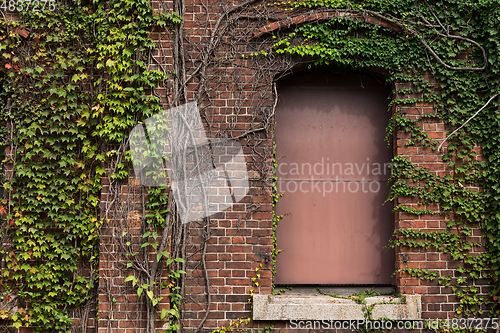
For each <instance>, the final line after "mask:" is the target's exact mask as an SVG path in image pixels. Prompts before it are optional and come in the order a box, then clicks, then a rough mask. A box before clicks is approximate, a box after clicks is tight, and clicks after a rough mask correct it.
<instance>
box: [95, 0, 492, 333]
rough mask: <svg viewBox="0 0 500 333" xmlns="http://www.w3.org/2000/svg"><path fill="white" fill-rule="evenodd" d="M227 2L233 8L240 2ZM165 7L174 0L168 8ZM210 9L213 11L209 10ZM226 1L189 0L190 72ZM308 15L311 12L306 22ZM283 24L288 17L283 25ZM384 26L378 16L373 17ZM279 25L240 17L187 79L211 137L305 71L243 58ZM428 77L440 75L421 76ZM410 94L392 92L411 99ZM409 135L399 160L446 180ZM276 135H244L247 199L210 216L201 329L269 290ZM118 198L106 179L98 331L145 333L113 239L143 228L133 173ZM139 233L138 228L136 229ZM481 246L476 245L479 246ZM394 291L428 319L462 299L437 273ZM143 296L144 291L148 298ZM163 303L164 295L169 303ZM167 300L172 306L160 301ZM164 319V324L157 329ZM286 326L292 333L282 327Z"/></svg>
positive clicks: (198, 288) (192, 320)
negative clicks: (282, 81)
mask: <svg viewBox="0 0 500 333" xmlns="http://www.w3.org/2000/svg"><path fill="white" fill-rule="evenodd" d="M234 5H235V4H233V3H232V2H228V6H229V8H230V7H231V6H234ZM169 6H170V7H169V8H172V7H171V4H169ZM207 11H208V12H207ZM221 12H222V7H221V5H220V4H219V3H209V4H208V5H201V3H199V2H198V0H192V1H186V15H185V21H184V30H183V31H184V34H185V44H184V46H185V49H186V50H185V54H186V59H188V60H187V62H186V71H187V74H188V76H189V75H190V73H192V72H193V71H194V69H195V68H196V67H197V66H198V65H199V64H200V62H199V60H200V59H203V56H204V53H203V52H204V49H205V47H206V46H207V44H208V41H209V37H210V35H211V33H212V28H213V26H215V23H216V22H217V19H218V17H219V15H220V14H221ZM303 19H304V20H305V18H303ZM285 23H286V22H285ZM374 23H380V22H374ZM279 27H280V25H279V24H277V23H276V24H274V26H271V27H269V26H267V25H266V24H265V22H259V21H256V20H241V21H238V22H236V23H234V24H233V25H231V26H230V27H229V28H228V30H226V31H225V32H224V34H223V36H222V37H221V43H220V44H219V46H218V47H216V48H215V49H214V52H213V54H212V55H211V57H210V59H212V63H211V65H210V66H209V67H207V71H206V73H205V79H206V82H207V83H206V85H205V86H203V85H200V78H199V77H195V78H194V79H193V80H191V81H190V82H189V84H188V85H187V96H186V97H187V102H191V101H194V100H195V99H196V98H197V96H200V98H199V99H198V102H199V106H200V109H201V110H202V115H203V119H204V121H206V124H205V125H206V129H207V133H208V135H209V136H211V137H217V136H221V135H223V136H224V135H225V136H230V137H236V136H239V135H242V134H243V133H245V131H247V130H249V129H252V128H258V127H259V126H261V125H262V124H263V122H265V121H267V120H271V121H272V118H270V119H267V118H266V117H268V116H269V115H270V110H272V107H273V104H274V99H273V82H274V81H275V80H276V79H277V78H279V77H280V76H281V75H282V74H283V73H285V72H286V71H287V70H289V69H290V68H299V67H301V66H302V67H301V68H303V65H302V64H301V63H299V62H298V61H295V60H292V59H288V58H283V59H278V58H275V57H269V58H266V59H261V58H252V57H250V58H248V59H247V58H245V57H241V54H244V55H248V54H249V53H251V52H254V51H256V50H259V40H250V39H248V42H247V43H242V42H238V39H239V40H240V41H241V40H244V39H242V38H241V36H248V37H250V36H251V35H252V34H253V35H258V34H259V32H262V31H268V30H270V29H276V28H279ZM172 36H173V35H172V34H171V33H163V32H161V31H159V32H155V33H154V34H152V37H153V38H155V39H158V40H157V42H158V43H159V45H160V46H161V49H160V51H159V52H158V53H157V59H158V61H159V62H160V63H161V64H162V65H163V66H164V67H165V69H167V70H171V69H172V68H173V67H172V61H173V58H172V56H173V55H172V52H171V46H172ZM425 75H426V78H427V79H428V80H430V81H431V82H435V80H434V79H433V78H432V77H431V76H430V74H425ZM403 87H405V85H404V84H401V83H396V85H395V87H394V88H403ZM159 92H160V93H161V94H162V95H163V96H165V107H168V105H167V101H166V100H167V99H168V98H170V97H171V95H169V94H170V93H171V91H170V90H169V89H168V87H167V88H164V89H161V90H160V91H159ZM410 97H413V96H405V95H402V96H396V97H395V98H401V99H407V98H410ZM394 112H401V113H404V114H406V115H409V116H410V117H417V116H419V115H423V114H428V113H433V112H434V109H433V106H432V105H431V104H425V103H416V104H413V105H412V104H409V105H404V106H401V107H399V109H398V110H397V111H396V110H394ZM418 125H419V126H421V128H422V130H423V131H424V132H426V133H427V134H428V135H429V136H430V137H431V138H434V139H437V140H442V139H444V137H445V136H446V135H447V131H446V128H445V125H444V123H443V122H442V121H441V120H435V119H428V120H425V121H421V122H419V123H418ZM409 140H410V136H409V134H405V133H403V132H398V133H397V134H396V135H395V137H394V142H395V146H394V149H395V151H394V154H395V156H405V157H407V158H408V159H409V160H410V161H412V162H413V163H414V164H415V165H417V166H422V167H426V168H428V169H429V170H431V171H432V172H436V173H437V174H439V175H441V176H443V175H445V174H447V173H449V172H451V170H450V168H449V167H448V166H447V164H446V163H443V162H442V161H441V157H440V155H441V153H439V152H437V151H433V150H432V149H431V148H424V147H421V146H418V145H417V146H412V147H406V146H405V143H406V142H408V141H409ZM272 142H273V132H272V131H260V132H257V133H255V134H251V135H249V136H247V137H245V138H243V139H241V140H240V143H242V144H243V145H245V147H246V148H245V153H246V154H248V170H249V175H250V186H251V189H250V192H249V195H248V196H247V197H246V198H245V199H244V200H243V201H241V202H240V203H238V204H236V205H234V206H233V207H232V208H230V209H228V210H226V211H224V212H222V213H219V214H217V215H215V216H212V217H211V219H210V229H211V234H210V238H209V241H208V247H207V251H206V266H207V271H208V276H209V282H210V292H211V308H210V314H209V316H208V320H207V321H206V322H205V325H204V328H206V329H207V330H213V329H216V328H220V327H222V326H225V325H227V324H228V323H229V321H231V320H234V319H238V318H247V317H251V303H249V302H248V299H249V298H250V294H251V290H252V289H254V292H255V293H258V294H270V293H271V292H272V290H271V286H272V274H271V269H272V262H271V258H272V205H271V186H270V184H271V176H272V167H273V166H272V161H271V159H270V158H271V156H272V155H271V152H272ZM119 193H120V195H119V198H118V200H115V201H113V198H110V196H109V195H110V192H109V185H108V184H106V185H105V188H104V190H103V193H102V198H101V199H102V209H103V211H105V210H106V207H107V204H110V203H111V202H113V204H112V205H110V206H109V207H107V208H109V209H110V210H109V212H108V213H109V218H110V219H109V221H108V222H107V223H106V224H105V225H103V227H102V234H101V240H100V252H101V257H100V286H99V332H108V331H110V332H140V331H143V330H144V325H145V312H144V311H145V309H144V307H143V305H142V304H143V302H141V301H140V300H139V299H138V297H137V294H136V292H135V289H132V288H131V286H130V284H129V283H124V281H123V280H124V278H125V277H126V276H128V275H129V274H130V271H127V270H126V269H125V268H124V264H123V262H124V259H125V257H124V254H123V253H121V252H120V251H121V250H120V247H119V246H118V245H117V243H116V242H117V237H119V234H120V232H121V230H122V229H121V228H122V227H123V224H124V223H128V224H130V226H131V227H132V228H138V226H137V223H138V221H139V219H140V218H141V216H142V215H141V214H142V212H140V211H139V210H137V209H136V208H134V203H140V201H141V200H142V197H141V196H142V195H143V193H141V190H140V187H139V186H138V185H137V182H136V181H135V180H134V179H131V180H130V181H129V182H128V183H126V184H119ZM396 203H397V204H399V203H405V204H407V205H412V204H413V205H415V204H416V201H414V199H412V198H398V200H397V202H396ZM425 208H426V209H432V210H436V209H439V207H437V206H435V205H430V206H428V207H425ZM447 218H450V217H445V216H443V215H420V216H416V215H413V214H407V213H401V212H400V213H396V216H395V227H396V228H413V229H417V230H424V231H438V230H445V228H446V221H447ZM204 230H205V228H204V226H203V224H202V223H196V222H191V223H190V225H189V237H188V244H187V256H188V258H189V259H188V264H187V267H188V270H187V281H186V289H185V292H186V296H185V299H184V305H183V315H184V318H185V320H184V326H185V328H187V329H194V328H196V327H197V326H198V324H199V323H200V321H201V319H202V318H203V317H204V315H205V311H206V304H207V297H206V281H205V278H204V274H203V271H202V269H201V265H200V260H201V254H200V249H201V247H202V241H203V237H204ZM136 231H137V229H136ZM480 235H481V232H480V230H479V229H475V230H474V231H473V236H474V240H477V237H480ZM482 250H483V249H477V251H478V252H480V251H482ZM395 251H396V266H397V267H398V268H403V267H410V268H421V269H432V270H438V272H439V275H451V276H453V274H454V268H456V267H457V263H456V262H454V261H453V260H451V258H450V255H449V254H443V253H441V252H436V251H435V250H433V249H429V250H425V249H416V250H415V249H409V248H396V249H395ZM260 265H262V268H261V269H260V274H261V277H260V279H259V287H256V286H255V285H254V284H253V282H252V278H253V277H255V274H256V273H255V268H257V267H260ZM396 283H397V291H398V292H401V293H403V294H421V295H422V296H423V297H422V311H423V314H422V316H423V318H424V319H429V318H451V317H452V315H453V313H454V312H453V311H454V309H455V307H456V305H457V299H456V296H455V294H454V293H453V292H452V290H451V287H444V286H440V285H438V282H437V279H435V280H434V281H428V280H425V279H419V278H412V277H410V276H408V275H407V274H398V275H397V282H396ZM478 283H479V284H481V286H480V288H481V294H486V293H487V291H488V288H489V287H488V286H487V283H486V281H485V280H480V281H478ZM142 297H144V296H142ZM164 302H165V303H166V302H167V300H164ZM162 306H168V305H167V304H163V305H162ZM268 324H269V323H255V322H252V323H251V324H250V325H249V326H250V327H254V328H257V327H263V326H264V325H268ZM274 324H275V326H276V327H278V328H286V327H287V323H286V322H276V323H274ZM162 325H163V324H162V323H161V322H160V321H158V324H157V327H159V328H161V327H162ZM282 331H287V330H282Z"/></svg>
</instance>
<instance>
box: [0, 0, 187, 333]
mask: <svg viewBox="0 0 500 333" xmlns="http://www.w3.org/2000/svg"><path fill="white" fill-rule="evenodd" d="M30 4H31V3H30V2H29V1H28V2H20V3H19V6H21V5H23V6H24V10H22V11H21V10H20V12H19V13H17V14H18V17H17V19H15V20H8V19H7V20H6V19H5V16H4V19H3V20H1V38H2V42H1V44H0V51H1V56H0V59H1V61H0V62H1V64H2V67H3V72H4V76H3V77H2V80H1V83H2V89H1V97H2V108H1V119H2V126H1V128H2V136H3V139H4V140H3V144H4V146H6V147H7V153H8V154H7V159H6V160H5V161H4V164H5V165H6V166H7V167H11V168H12V170H13V172H12V177H11V181H10V182H7V183H5V185H4V187H5V188H6V190H7V191H8V192H7V193H8V197H7V200H6V202H5V204H6V205H5V206H6V210H5V214H4V215H5V216H4V218H5V221H6V233H5V235H4V239H3V248H2V253H3V255H4V256H5V258H6V265H7V267H6V268H5V269H4V270H2V277H1V278H2V286H3V287H4V288H5V290H6V291H7V292H9V293H10V294H15V295H18V296H20V297H21V298H22V299H23V300H24V301H26V302H27V304H28V307H27V308H26V309H23V308H20V309H19V310H18V312H17V313H15V314H14V315H13V316H11V317H10V319H11V320H12V321H13V325H14V326H15V327H20V326H33V327H36V329H37V330H38V331H47V330H53V331H58V332H66V331H69V327H70V324H71V322H72V320H71V319H70V317H69V315H68V313H69V312H70V310H72V309H74V308H76V307H81V306H85V305H86V304H87V307H86V309H87V311H90V310H93V309H92V306H93V307H95V303H92V301H94V300H93V299H92V298H93V297H95V296H93V290H95V288H96V281H97V277H98V260H99V253H98V244H97V240H98V231H99V227H100V224H101V223H102V221H103V215H102V214H100V208H101V207H100V191H101V189H102V185H101V177H103V176H105V175H106V170H105V168H104V163H108V164H110V165H112V166H114V169H113V170H112V175H111V178H113V179H123V178H126V177H128V173H127V172H126V171H125V167H124V166H125V161H121V160H116V159H113V158H114V157H115V156H116V155H117V151H116V150H115V149H113V148H116V147H119V145H120V144H122V143H124V140H125V139H126V137H127V136H128V132H129V131H130V129H131V128H132V126H133V125H135V123H136V122H137V121H139V120H141V119H144V118H146V117H148V116H151V115H153V114H155V113H156V112H158V111H159V110H160V102H159V98H157V97H155V96H153V95H152V94H151V90H152V89H153V88H154V87H156V86H157V84H158V82H159V81H161V80H162V79H164V78H165V75H164V73H163V72H161V71H154V70H149V69H148V68H147V66H146V61H147V59H148V56H149V52H151V51H152V50H153V49H154V47H155V43H154V42H153V41H152V40H151V38H150V37H149V33H150V31H151V29H152V28H153V27H154V26H160V27H165V26H166V25H167V24H170V25H172V24H174V23H175V22H176V20H177V22H178V16H175V14H172V15H164V14H162V15H156V14H155V13H154V12H153V9H152V8H151V6H150V4H149V2H147V1H142V0H124V1H122V0H116V1H115V0H112V1H95V2H83V1H58V2H57V6H55V8H49V7H47V8H45V9H44V10H39V11H34V10H33V9H31V10H29V7H27V6H29V5H30ZM31 5H33V4H31ZM16 8H17V7H16ZM14 14H16V13H14ZM16 31H18V32H19V31H21V33H16ZM5 129H8V130H9V131H7V132H5ZM2 318H4V317H2ZM84 325H85V324H84Z"/></svg>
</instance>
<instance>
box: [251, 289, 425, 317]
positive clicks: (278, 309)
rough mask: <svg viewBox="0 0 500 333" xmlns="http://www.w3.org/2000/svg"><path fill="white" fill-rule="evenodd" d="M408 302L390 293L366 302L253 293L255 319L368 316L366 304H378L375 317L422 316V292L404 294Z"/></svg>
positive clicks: (374, 310)
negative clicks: (365, 314)
mask: <svg viewBox="0 0 500 333" xmlns="http://www.w3.org/2000/svg"><path fill="white" fill-rule="evenodd" d="M405 299H406V303H404V304H401V299H399V298H394V297H390V296H374V297H368V298H365V300H366V305H365V304H358V303H356V302H354V301H353V300H352V299H344V298H335V297H331V296H323V295H321V296H316V295H314V296H300V295H254V296H253V320H292V319H295V320H324V319H327V320H358V319H365V317H364V313H363V309H362V308H363V306H368V305H371V304H375V303H380V302H389V303H391V304H375V305H374V306H373V312H372V318H373V319H379V318H389V319H394V320H420V319H422V304H421V299H420V295H405Z"/></svg>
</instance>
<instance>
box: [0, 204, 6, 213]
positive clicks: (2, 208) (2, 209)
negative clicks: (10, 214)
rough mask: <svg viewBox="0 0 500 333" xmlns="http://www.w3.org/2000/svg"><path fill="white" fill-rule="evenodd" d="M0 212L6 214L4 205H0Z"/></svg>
mask: <svg viewBox="0 0 500 333" xmlns="http://www.w3.org/2000/svg"><path fill="white" fill-rule="evenodd" d="M0 214H1V215H5V214H7V210H6V209H5V207H4V206H0Z"/></svg>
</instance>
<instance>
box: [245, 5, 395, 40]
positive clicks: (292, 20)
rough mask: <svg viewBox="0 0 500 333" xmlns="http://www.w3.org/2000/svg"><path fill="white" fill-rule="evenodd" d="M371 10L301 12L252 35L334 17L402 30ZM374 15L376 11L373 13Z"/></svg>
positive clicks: (264, 27) (258, 35)
mask: <svg viewBox="0 0 500 333" xmlns="http://www.w3.org/2000/svg"><path fill="white" fill-rule="evenodd" d="M371 14H372V12H366V11H353V10H338V9H337V10H321V11H311V12H308V13H302V14H298V15H295V16H291V17H287V18H284V19H282V20H279V21H277V22H273V23H270V24H268V25H265V26H263V27H261V28H260V29H258V30H256V31H254V32H253V35H254V37H261V36H262V35H264V34H266V33H268V32H272V31H275V30H279V29H281V28H288V27H290V26H292V25H298V24H305V23H310V22H313V21H324V20H329V19H332V18H336V17H349V18H354V19H357V20H364V21H365V22H366V23H370V24H373V25H380V26H382V27H384V28H389V29H392V30H394V31H397V32H402V31H403V28H402V27H401V26H400V25H398V24H397V23H395V22H392V21H389V20H384V19H382V16H378V17H375V16H372V15H371ZM373 14H374V15H375V14H376V13H373Z"/></svg>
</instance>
